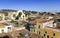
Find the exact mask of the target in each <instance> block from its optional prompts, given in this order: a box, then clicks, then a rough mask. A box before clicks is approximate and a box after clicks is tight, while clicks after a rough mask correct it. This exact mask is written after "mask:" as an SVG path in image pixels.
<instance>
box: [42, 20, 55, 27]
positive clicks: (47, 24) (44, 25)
mask: <svg viewBox="0 0 60 38" xmlns="http://www.w3.org/2000/svg"><path fill="white" fill-rule="evenodd" d="M53 22H54V21H53V20H51V21H48V22H45V23H43V28H44V27H46V26H49V27H53Z"/></svg>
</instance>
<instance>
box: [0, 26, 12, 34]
mask: <svg viewBox="0 0 60 38" xmlns="http://www.w3.org/2000/svg"><path fill="white" fill-rule="evenodd" d="M8 27H11V30H9V29H8ZM2 30H4V33H7V32H12V25H9V26H5V28H0V33H2Z"/></svg>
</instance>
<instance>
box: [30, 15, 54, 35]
mask: <svg viewBox="0 0 60 38" xmlns="http://www.w3.org/2000/svg"><path fill="white" fill-rule="evenodd" d="M53 22H54V19H53V17H50V16H49V17H43V18H42V17H41V18H35V20H31V21H30V22H29V23H30V25H29V27H30V32H32V33H35V34H38V35H42V33H43V28H45V27H46V26H49V27H53Z"/></svg>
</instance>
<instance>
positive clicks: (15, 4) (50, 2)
mask: <svg viewBox="0 0 60 38" xmlns="http://www.w3.org/2000/svg"><path fill="white" fill-rule="evenodd" d="M0 9H22V10H33V11H60V0H0Z"/></svg>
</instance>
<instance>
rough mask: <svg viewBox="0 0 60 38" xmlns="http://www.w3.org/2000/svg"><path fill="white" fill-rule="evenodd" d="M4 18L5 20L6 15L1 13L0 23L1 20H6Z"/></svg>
mask: <svg viewBox="0 0 60 38" xmlns="http://www.w3.org/2000/svg"><path fill="white" fill-rule="evenodd" d="M4 18H5V15H4V13H2V12H0V21H1V20H4Z"/></svg>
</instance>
